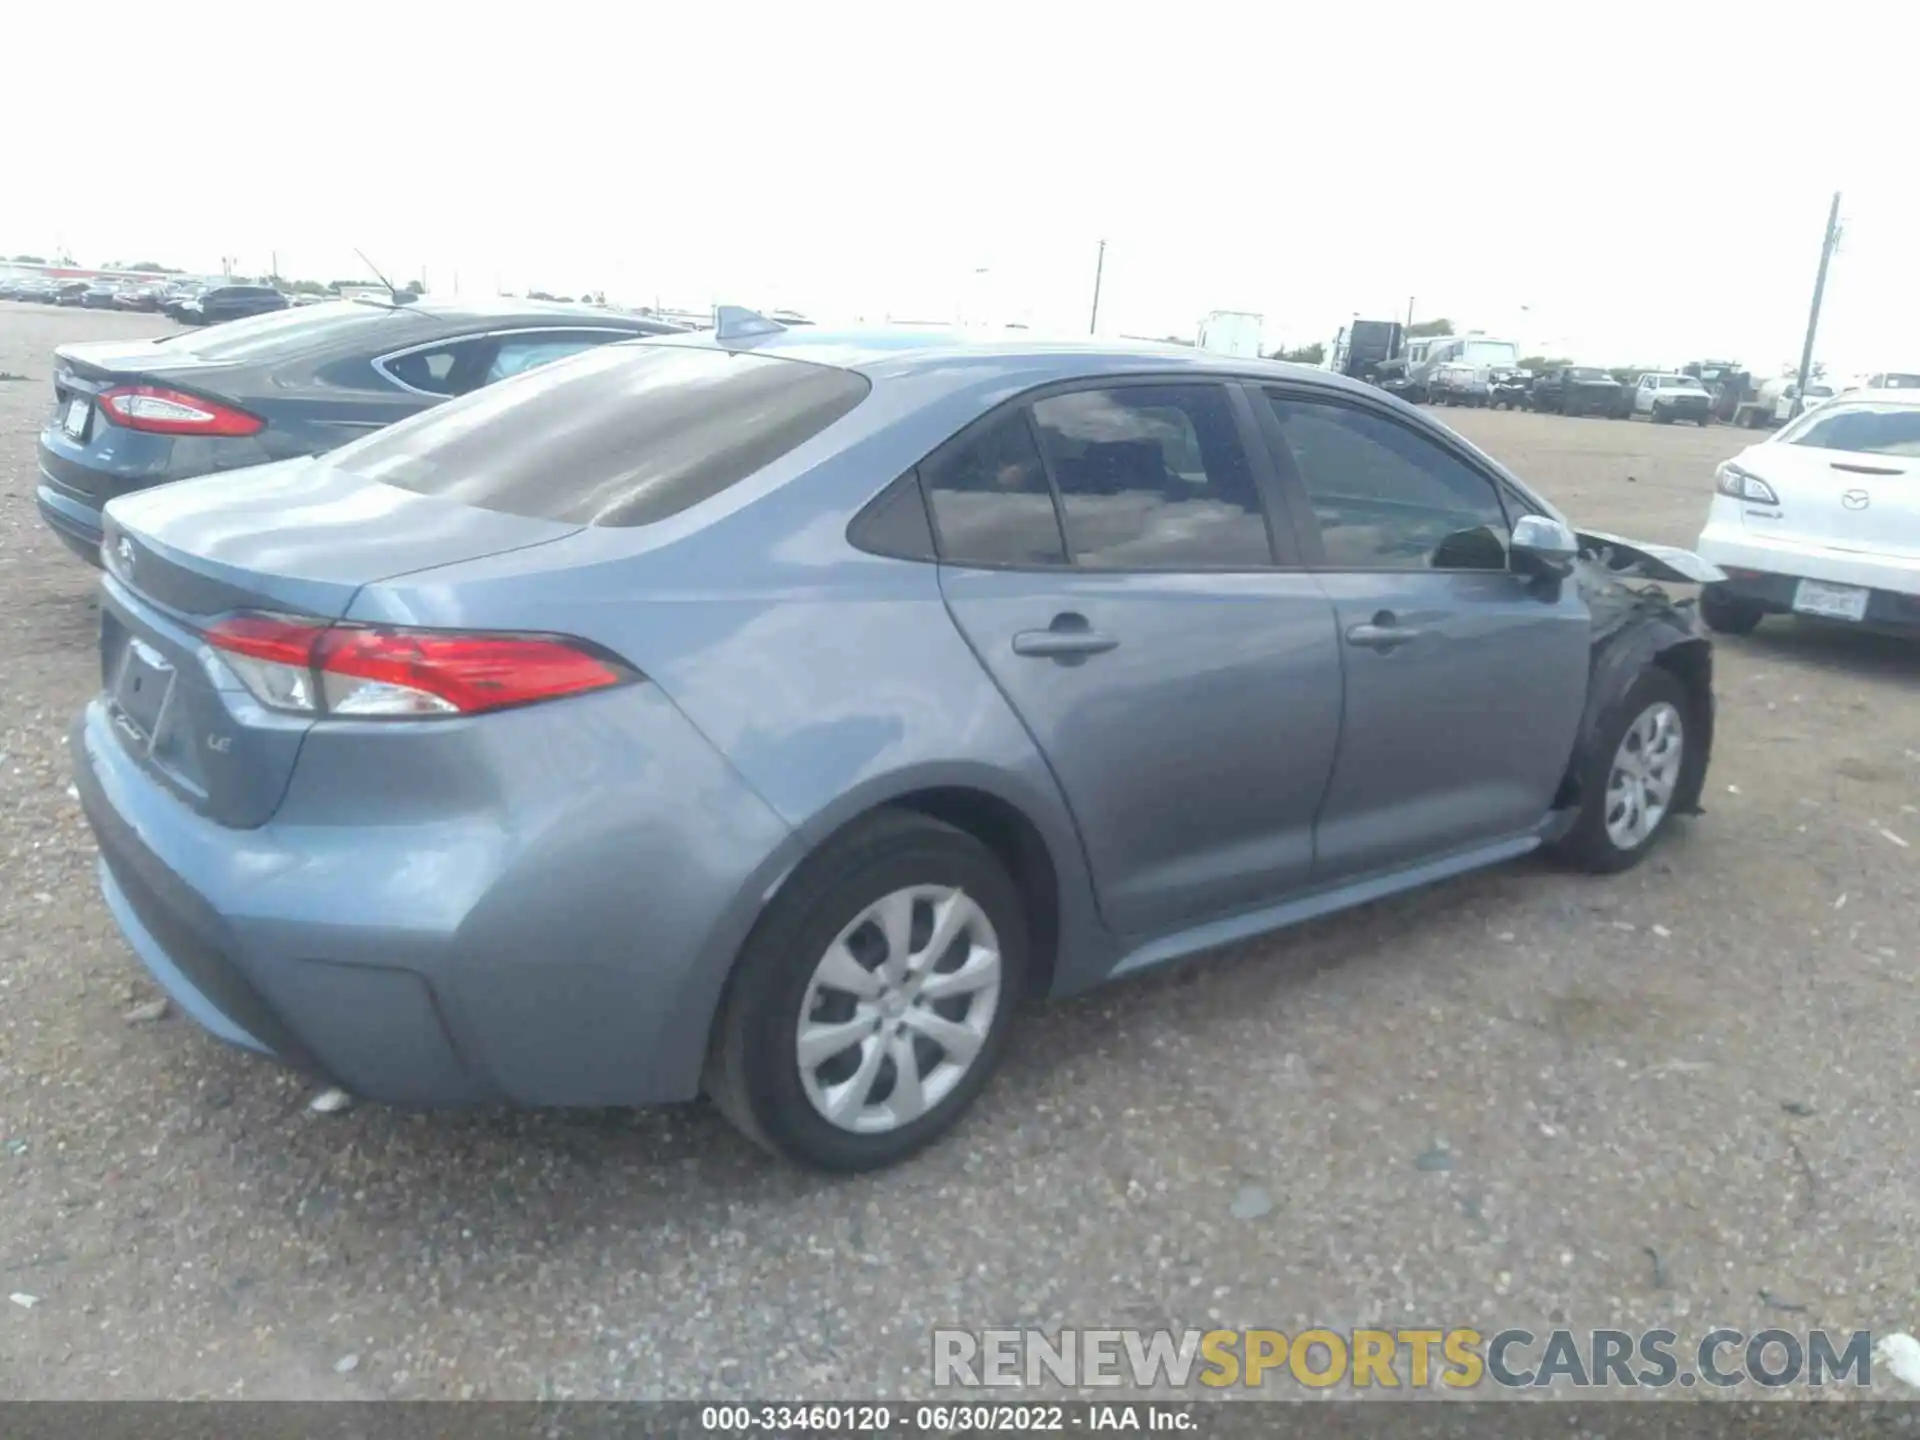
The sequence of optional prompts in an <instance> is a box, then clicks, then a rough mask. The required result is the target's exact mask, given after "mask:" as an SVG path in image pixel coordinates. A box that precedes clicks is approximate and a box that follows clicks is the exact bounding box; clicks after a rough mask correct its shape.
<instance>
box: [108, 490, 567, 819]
mask: <svg viewBox="0 0 1920 1440" xmlns="http://www.w3.org/2000/svg"><path fill="white" fill-rule="evenodd" d="M579 528H580V527H579V526H577V525H570V524H562V523H558V522H553V521H545V520H528V519H523V518H520V517H517V516H509V515H505V514H502V513H499V512H496V511H490V510H479V509H474V508H472V507H469V506H465V505H460V504H457V503H455V502H453V501H449V500H443V499H438V498H434V497H429V496H422V495H416V494H413V493H411V492H408V491H404V490H398V489H395V488H393V487H391V486H387V485H382V484H380V483H379V482H377V481H371V480H365V479H361V478H359V477H356V476H352V475H348V474H346V473H344V472H342V471H340V470H338V469H337V468H335V467H334V466H332V465H330V464H328V463H327V462H326V461H325V460H324V459H303V460H290V461H284V462H281V463H279V464H275V465H266V466H260V467H258V468H256V469H253V470H249V471H240V472H235V473H233V474H230V475H219V476H210V477H208V478H206V479H201V480H189V481H183V482H181V483H179V484H175V485H168V486H163V487H160V488H158V489H154V490H148V491H142V492H139V493H136V494H133V495H128V496H124V497H122V498H120V499H118V500H115V501H113V502H112V503H111V504H110V505H109V506H108V507H107V511H106V524H105V532H106V538H105V542H104V543H103V545H102V546H101V553H102V557H103V559H104V561H105V566H106V571H107V581H106V584H105V586H104V589H103V595H102V603H101V621H100V662H101V684H102V691H103V694H102V699H103V702H104V703H105V705H106V708H107V712H108V715H109V717H110V719H111V720H112V722H113V726H114V729H115V731H116V732H117V733H118V735H119V737H120V740H121V743H122V744H123V745H124V746H125V747H126V749H127V750H128V752H129V753H130V754H131V755H132V756H133V757H134V758H135V760H136V761H138V762H139V763H140V764H141V765H142V767H143V768H145V769H146V770H147V771H148V772H149V773H150V774H152V775H153V776H154V777H155V778H156V779H158V780H159V781H160V782H161V783H163V784H165V785H166V786H167V788H168V789H170V790H172V791H173V792H174V793H175V794H176V795H178V796H179V797H180V798H181V799H182V800H184V801H185V802H186V803H187V804H188V805H190V806H192V807H193V808H194V809H195V810H197V811H199V812H200V813H201V814H203V815H205V816H207V817H208V818H210V819H212V820H214V821H217V822H218V823H220V824H222V825H227V826H231V827H235V828H242V829H245V828H252V827H254V826H257V825H262V824H264V823H265V822H266V821H267V820H268V819H270V818H271V817H272V815H273V812H274V810H275V809H277V808H278V806H279V804H280V801H281V798H282V797H283V796H284V795H285V794H286V788H287V782H288V780H289V779H290V778H291V776H292V774H293V767H294V762H295V760H296V759H297V758H298V756H299V752H300V744H301V741H302V740H303V739H304V737H305V736H306V733H307V731H308V729H310V728H311V726H312V724H313V721H312V720H311V719H310V718H309V717H306V716H303V715H294V714H284V713H280V712H277V711H273V710H269V709H267V708H266V707H264V706H262V705H260V704H259V703H258V702H257V701H255V700H254V698H253V697H252V695H251V694H250V693H249V692H248V691H247V689H246V687H245V686H244V685H242V684H241V683H240V681H239V679H238V678H237V677H236V676H235V675H234V674H233V672H232V671H231V670H230V669H229V668H228V667H227V666H226V664H225V663H224V662H223V661H222V660H221V659H220V658H219V655H218V653H217V652H216V651H214V650H213V649H212V647H210V646H209V645H208V644H207V643H206V641H205V640H204V638H203V636H204V632H205V630H206V628H207V626H208V625H209V624H211V623H212V621H214V620H215V619H217V618H218V617H220V616H222V615H226V614H231V613H233V612H234V611H241V610H254V611H266V612H270V613H274V614H281V615H294V616H303V617H310V618H314V619H319V620H337V619H339V618H340V617H341V616H342V615H344V614H345V613H346V610H347V607H348V606H349V605H350V604H351V603H352V601H353V598H354V596H355V595H356V594H357V593H358V592H359V591H360V589H361V588H362V587H363V586H365V585H367V584H369V583H371V582H373V581H376V580H382V579H392V578H394V577H397V576H400V575H405V574H410V573H412V572H414V571H418V570H426V569H431V568H434V567H436V566H440V565H447V564H452V563H455V562H457V561H462V560H472V559H478V558H481V557H483V556H487V555H494V554H499V553H502V552H505V551H509V550H517V549H523V548H525V547H527V546H529V545H540V544H546V543H550V542H551V541H554V540H557V539H561V538H564V537H565V536H567V535H570V534H573V533H574V532H575V531H576V530H578V529H579Z"/></svg>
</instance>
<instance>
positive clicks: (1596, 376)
mask: <svg viewBox="0 0 1920 1440" xmlns="http://www.w3.org/2000/svg"><path fill="white" fill-rule="evenodd" d="M1567 374H1569V375H1571V376H1572V377H1573V378H1574V379H1576V380H1611V379H1612V378H1613V376H1611V375H1609V374H1608V373H1607V372H1606V371H1604V370H1596V369H1594V368H1593V366H1591V365H1578V366H1575V367H1574V368H1573V369H1571V370H1569V371H1568V372H1567Z"/></svg>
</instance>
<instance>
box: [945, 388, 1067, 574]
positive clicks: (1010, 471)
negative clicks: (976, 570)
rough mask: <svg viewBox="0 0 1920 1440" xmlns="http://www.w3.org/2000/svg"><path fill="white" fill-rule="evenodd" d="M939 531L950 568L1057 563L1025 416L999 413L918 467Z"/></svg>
mask: <svg viewBox="0 0 1920 1440" xmlns="http://www.w3.org/2000/svg"><path fill="white" fill-rule="evenodd" d="M921 482H922V484H923V485H924V486H925V487H926V494H927V502H928V504H930V505H931V506H932V507H933V523H934V527H935V529H936V530H937V531H938V533H939V538H940V557H941V559H943V560H946V561H948V562H949V563H951V564H954V565H993V566H1004V565H1064V564H1065V563H1066V559H1067V551H1066V545H1065V543H1064V542H1063V541H1062V540H1061V538H1060V519H1059V516H1058V514H1057V512H1056V511H1055V510H1054V506H1053V492H1052V490H1051V489H1049V488H1048V485H1047V468H1046V466H1045V465H1044V464H1043V463H1042V462H1041V460H1040V451H1039V449H1038V448H1037V447H1036V446H1035V445H1034V442H1033V431H1032V428H1031V427H1030V426H1029V425H1028V423H1027V414H1026V411H1025V410H1021V409H1014V410H1009V411H1007V412H1006V413H1004V414H1002V415H1000V416H999V417H997V418H996V419H994V420H992V421H990V422H988V423H987V424H986V425H984V426H982V427H980V428H979V429H977V430H974V431H972V432H971V433H969V434H967V435H965V436H962V437H961V438H960V439H959V440H957V441H955V442H954V443H953V444H951V445H948V446H947V447H946V448H945V449H943V450H942V451H940V452H939V453H938V454H936V455H935V456H934V457H933V458H932V459H931V460H929V461H928V462H927V463H926V464H925V465H924V466H923V467H921Z"/></svg>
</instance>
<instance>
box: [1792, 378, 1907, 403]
mask: <svg viewBox="0 0 1920 1440" xmlns="http://www.w3.org/2000/svg"><path fill="white" fill-rule="evenodd" d="M1816 383H1817V382H1816ZM1843 401H1844V402H1846V403H1848V404H1853V403H1855V402H1858V403H1859V404H1862V405H1920V389H1913V390H1869V389H1868V388H1867V387H1866V386H1864V385H1862V386H1860V387H1858V388H1857V389H1853V390H1842V391H1840V392H1839V393H1838V394H1837V395H1835V396H1834V397H1833V403H1834V404H1836V405H1838V404H1840V403H1842V402H1843Z"/></svg>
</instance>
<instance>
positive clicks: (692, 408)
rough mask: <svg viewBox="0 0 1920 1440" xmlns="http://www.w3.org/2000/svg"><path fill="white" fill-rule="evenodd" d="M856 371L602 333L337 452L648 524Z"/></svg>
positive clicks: (386, 471) (828, 399) (358, 464)
mask: <svg viewBox="0 0 1920 1440" xmlns="http://www.w3.org/2000/svg"><path fill="white" fill-rule="evenodd" d="M868 388H869V387H868V384H867V380H866V378H865V377H864V376H861V375H858V374H855V373H854V372H852V371H850V370H839V369H834V368H832V367H830V366H825V365H813V364H807V363H803V362H800V361H794V360H779V359H774V358H772V357H770V356H764V355H754V354H751V353H748V354H729V353H728V352H726V351H724V350H715V349H707V348H704V347H695V346H678V345H639V346H630V345H608V346H602V347H601V348H600V349H599V350H597V351H594V352H592V353H590V354H585V355H582V356H580V357H579V358H578V359H577V360H576V361H575V362H574V363H571V364H567V365H543V366H541V367H539V368H538V369H535V370H531V371H529V372H527V373H526V374H523V375H519V376H515V377H514V378H512V379H510V380H505V381H502V382H501V383H500V384H498V385H489V386H485V387H483V388H482V389H479V390H476V391H474V392H473V393H472V394H470V395H466V396H463V397H461V398H460V399H457V400H454V401H451V402H449V403H448V404H445V405H437V406H433V407H432V408H430V409H428V410H426V411H423V412H422V413H421V414H419V415H416V416H414V417H413V418H412V419H409V420H403V421H401V422H400V423H399V424H397V425H393V426H390V427H388V428H387V429H385V430H381V431H378V432H376V433H375V434H373V435H370V436H368V437H367V438H365V439H364V440H358V441H355V442H354V443H353V444H351V445H348V446H346V447H344V448H343V449H340V450H336V451H335V452H333V461H334V463H335V464H337V465H338V466H339V467H340V468H342V469H344V470H346V471H348V472H349V473H352V474H355V475H360V476H363V477H365V478H367V479H369V480H378V481H380V482H382V483H383V484H387V485H394V486H397V487H399V488H400V489H402V490H411V491H413V492H414V493H415V494H418V495H437V496H440V497H441V498H443V499H447V500H454V501H458V502H459V503H460V504H463V505H473V506H477V507H479V508H481V509H485V510H498V511H503V512H505V513H507V514H510V515H524V516H527V517H529V518H535V519H542V520H554V521H558V522H561V523H563V524H574V525H612V526H625V525H646V524H650V523H652V522H653V521H656V520H662V519H665V518H666V517H667V516H669V515H674V514H677V513H679V512H680V511H682V510H685V509H686V508H688V507H689V506H691V505H695V504H698V503H699V502H700V501H702V500H705V499H708V498H709V497H711V496H713V495H717V494H719V493H720V492H721V491H722V490H725V489H727V488H728V487H729V486H731V485H735V484H738V483H739V482H740V481H742V480H744V479H746V478H747V477H748V476H749V475H752V474H753V473H755V472H756V471H758V470H760V469H762V468H764V467H765V466H767V465H769V464H771V463H772V462H773V461H775V460H778V459H779V458H780V457H781V456H783V455H785V454H787V452H789V451H790V450H792V449H794V448H795V447H796V446H798V445H801V444H803V443H805V442H806V441H808V440H810V439H812V438H813V437H814V436H815V435H817V434H819V433H820V432H821V431H822V430H824V429H826V428H827V426H829V425H831V424H832V423H833V422H834V421H836V420H838V419H839V418H840V417H841V416H843V415H845V414H846V413H847V412H848V411H850V410H852V409H853V407H854V406H856V405H858V404H859V403H860V401H861V400H863V399H864V398H866V394H867V390H868Z"/></svg>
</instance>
